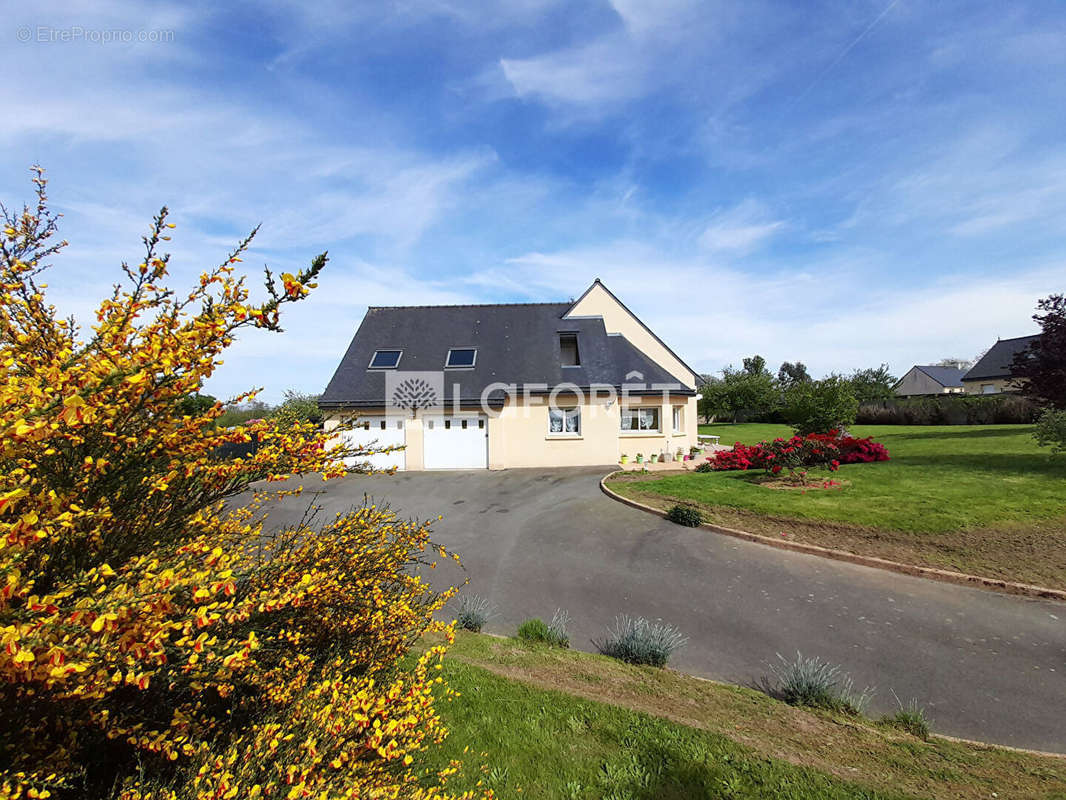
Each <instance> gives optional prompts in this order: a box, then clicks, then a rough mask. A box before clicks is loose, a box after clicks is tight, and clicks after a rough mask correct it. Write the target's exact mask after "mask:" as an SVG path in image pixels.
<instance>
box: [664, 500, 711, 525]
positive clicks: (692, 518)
mask: <svg viewBox="0 0 1066 800" xmlns="http://www.w3.org/2000/svg"><path fill="white" fill-rule="evenodd" d="M666 518H667V519H668V520H670V521H671V522H676V523H677V524H678V525H684V526H685V527H686V528H698V527H699V526H700V525H701V524H702V523H703V516H702V515H701V514H700V510H699V509H698V508H694V507H693V506H689V505H682V504H680V503H678V504H677V505H675V506H673V507H672V508H671V509H670V510H669V511H668V512H667V513H666Z"/></svg>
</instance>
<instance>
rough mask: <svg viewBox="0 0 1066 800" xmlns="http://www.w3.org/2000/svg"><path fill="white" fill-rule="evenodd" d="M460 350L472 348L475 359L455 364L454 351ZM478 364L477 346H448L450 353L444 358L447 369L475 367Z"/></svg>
mask: <svg viewBox="0 0 1066 800" xmlns="http://www.w3.org/2000/svg"><path fill="white" fill-rule="evenodd" d="M459 350H471V351H473V353H474V360H473V361H471V362H470V363H469V364H453V363H451V362H452V353H455V352H457V351H459ZM476 365H477V348H476V347H450V348H448V355H447V356H445V358H444V368H445V369H473V368H474V367H475V366H476Z"/></svg>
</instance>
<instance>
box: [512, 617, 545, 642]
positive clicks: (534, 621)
mask: <svg viewBox="0 0 1066 800" xmlns="http://www.w3.org/2000/svg"><path fill="white" fill-rule="evenodd" d="M518 638H519V639H522V640H524V641H527V642H546V641H548V625H547V623H545V622H544V620H542V619H540V617H532V618H531V619H527V620H526V621H525V622H523V623H522V624H521V625H519V626H518Z"/></svg>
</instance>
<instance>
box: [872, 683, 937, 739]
mask: <svg viewBox="0 0 1066 800" xmlns="http://www.w3.org/2000/svg"><path fill="white" fill-rule="evenodd" d="M892 694H893V696H895V692H893V693H892ZM896 703H898V704H899V711H897V712H896V713H895V714H892V715H891V716H889V715H886V716H884V717H881V724H882V725H889V726H891V727H893V728H898V729H900V730H902V731H906V732H907V733H909V734H911V736H917V737H918V738H919V739H921V740H922V741H925V740H927V739H928V738H929V720H928V719H927V718H926V716H925V709H924V708H922V707H921V706H919V705H918V701H917V699H914V698H912V699H911V701H910V703H908V704H907V705H906V706H905V705H903V703H902V702H901V701H900V699H899V697H896Z"/></svg>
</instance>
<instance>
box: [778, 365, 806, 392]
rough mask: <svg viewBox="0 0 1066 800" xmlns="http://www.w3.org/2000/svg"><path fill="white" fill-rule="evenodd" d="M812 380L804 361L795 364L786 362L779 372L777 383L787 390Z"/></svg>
mask: <svg viewBox="0 0 1066 800" xmlns="http://www.w3.org/2000/svg"><path fill="white" fill-rule="evenodd" d="M810 379H811V376H810V375H809V374H808V373H807V366H806V365H805V364H804V363H803V362H802V361H797V362H796V363H795V364H793V363H792V362H790V361H786V362H785V363H783V364H782V365H781V366H780V367H779V368H778V370H777V382H778V383H780V384H781V386H782V388H785V389H787V388H788V387H790V386H793V385H795V384H797V383H802V382H803V381H809V380H810Z"/></svg>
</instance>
